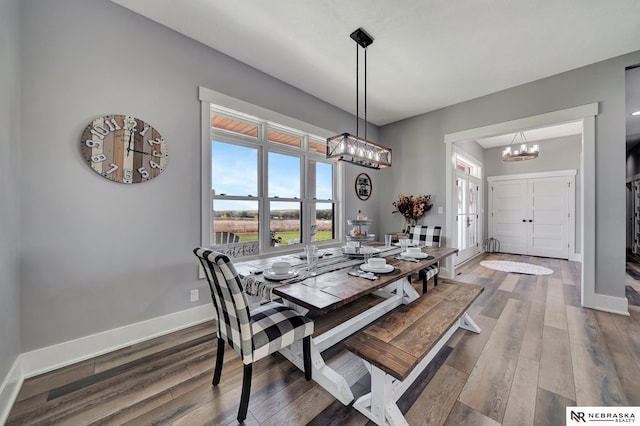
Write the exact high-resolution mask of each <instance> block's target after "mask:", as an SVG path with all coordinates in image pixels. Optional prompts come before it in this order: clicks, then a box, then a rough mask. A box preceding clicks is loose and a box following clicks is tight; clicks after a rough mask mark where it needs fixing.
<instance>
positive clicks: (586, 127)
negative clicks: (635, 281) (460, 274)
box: [443, 103, 599, 308]
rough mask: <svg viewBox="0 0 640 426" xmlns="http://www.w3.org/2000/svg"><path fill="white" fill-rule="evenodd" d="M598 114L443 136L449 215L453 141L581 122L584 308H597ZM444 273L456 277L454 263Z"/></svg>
mask: <svg viewBox="0 0 640 426" xmlns="http://www.w3.org/2000/svg"><path fill="white" fill-rule="evenodd" d="M597 114H598V104H597V103H593V104H588V105H582V106H578V107H573V108H568V109H564V110H559V111H554V112H549V113H545V114H540V115H536V116H531V117H526V118H521V119H516V120H511V121H506V122H502V123H496V124H491V125H488V126H484V127H478V128H474V129H469V130H464V131H461V132H456V133H450V134H447V135H445V138H444V143H445V145H446V158H447V159H448V160H447V162H446V174H445V176H446V197H447V200H446V208H447V211H448V212H451V211H453V209H454V208H455V205H456V203H455V201H454V196H455V190H454V173H453V168H454V167H455V164H454V161H453V158H454V156H453V149H454V148H453V145H454V143H456V142H464V141H469V140H476V139H481V138H485V137H490V136H495V135H502V134H507V133H513V132H517V131H520V130H521V129H535V128H540V127H546V126H551V125H556V124H560V123H568V122H572V121H578V122H581V123H582V158H581V161H580V170H581V172H582V173H581V174H580V191H579V197H580V207H579V209H580V212H581V213H582V221H581V223H580V226H579V231H578V232H579V235H580V241H581V248H582V253H581V257H582V263H581V276H582V289H581V304H582V306H585V307H590V308H599V307H598V306H596V297H595V116H596V115H597ZM454 221H455V219H454V218H452V215H450V214H449V215H447V217H446V226H445V232H446V233H448V234H452V232H451V230H452V229H454V227H455V225H454ZM443 272H444V273H445V274H446V275H447V276H449V277H453V276H455V264H454V263H453V262H451V261H449V262H447V264H446V265H445V266H444V268H443Z"/></svg>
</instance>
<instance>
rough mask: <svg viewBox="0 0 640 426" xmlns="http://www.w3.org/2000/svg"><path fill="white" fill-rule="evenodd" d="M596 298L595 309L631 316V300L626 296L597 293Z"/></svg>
mask: <svg viewBox="0 0 640 426" xmlns="http://www.w3.org/2000/svg"><path fill="white" fill-rule="evenodd" d="M594 299H595V306H596V308H595V309H598V310H600V311H605V312H610V313H612V314H618V315H625V316H629V301H628V300H627V298H626V297H615V296H608V295H606V294H599V293H596V294H595V296H594Z"/></svg>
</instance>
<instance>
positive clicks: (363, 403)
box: [353, 365, 409, 426]
mask: <svg viewBox="0 0 640 426" xmlns="http://www.w3.org/2000/svg"><path fill="white" fill-rule="evenodd" d="M394 381H395V379H393V377H391V376H389V375H388V374H386V373H385V372H384V371H382V370H380V369H379V368H377V367H375V366H373V365H372V366H371V393H369V394H367V395H364V396H362V397H360V398H358V400H357V401H356V402H355V403H354V404H353V406H354V408H355V409H356V410H358V411H360V412H361V413H362V414H364V415H365V416H367V417H368V418H369V419H370V420H371V421H373V422H374V423H375V424H377V425H391V426H409V423H407V420H406V419H405V418H404V416H403V415H402V412H401V411H400V409H399V408H398V406H397V405H396V401H395V400H394V399H393V387H394V385H393V383H394Z"/></svg>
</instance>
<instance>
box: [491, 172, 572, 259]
mask: <svg viewBox="0 0 640 426" xmlns="http://www.w3.org/2000/svg"><path fill="white" fill-rule="evenodd" d="M573 182H574V178H573V176H561V177H549V178H534V179H515V180H503V181H495V182H493V183H492V184H491V195H490V203H489V209H490V225H491V226H490V229H489V232H490V236H493V237H494V238H496V239H497V240H498V241H499V242H500V251H501V252H504V253H514V254H527V255H532V256H545V257H555V258H561V259H568V258H569V235H570V226H573V224H574V218H573V217H571V215H570V214H569V210H570V209H569V203H570V200H572V199H573V197H571V191H573Z"/></svg>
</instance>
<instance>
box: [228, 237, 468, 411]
mask: <svg viewBox="0 0 640 426" xmlns="http://www.w3.org/2000/svg"><path fill="white" fill-rule="evenodd" d="M372 249H373V251H374V253H372V254H371V255H372V256H376V257H384V258H385V260H386V265H388V266H387V267H386V268H385V271H384V272H374V273H372V272H367V271H364V270H363V266H362V265H363V263H364V262H365V260H366V258H367V257H368V256H354V255H350V254H346V253H344V252H343V249H342V248H329V249H320V250H319V255H320V259H319V261H318V265H317V266H316V267H315V268H314V269H313V270H309V269H308V268H307V264H306V260H305V259H304V257H305V255H304V253H296V254H288V255H282V256H276V257H270V258H264V259H252V260H247V261H238V262H234V265H235V266H236V270H237V271H238V273H239V274H240V276H241V277H242V282H243V286H244V289H245V292H246V293H247V295H248V296H249V299H250V300H251V301H252V302H251V303H253V304H259V303H262V302H265V301H269V300H281V301H282V302H283V303H284V304H286V305H287V306H289V307H291V308H293V309H295V310H296V311H298V312H300V313H302V314H304V315H307V316H309V317H311V318H313V319H314V322H315V325H316V326H315V333H314V335H313V337H312V339H311V364H312V368H313V371H312V377H313V380H314V381H315V382H316V383H318V384H319V385H320V386H322V387H323V388H324V389H326V390H327V391H328V392H329V393H331V394H332V395H333V396H334V397H335V398H336V399H337V400H339V401H340V402H342V403H343V404H344V405H348V404H350V403H351V402H352V401H353V399H354V397H353V393H352V391H351V388H350V386H349V385H348V383H347V381H346V379H345V377H343V376H342V375H340V374H339V373H338V372H336V371H335V370H333V369H332V368H330V367H329V366H328V365H327V364H326V363H325V361H324V359H323V357H322V352H323V351H325V350H326V349H328V348H330V347H332V346H334V345H335V344H337V343H339V342H340V341H342V340H344V339H345V338H347V337H349V336H350V335H352V334H353V333H355V332H356V331H358V330H359V329H361V328H362V327H364V326H366V325H368V324H370V323H372V322H373V321H375V320H376V319H378V318H380V317H381V316H383V315H384V314H386V313H387V312H390V311H392V310H394V309H395V308H397V307H398V306H400V305H403V304H408V303H410V302H412V301H413V300H416V299H417V298H418V297H420V294H419V293H418V292H417V291H416V290H415V289H414V288H413V286H412V285H411V278H410V277H411V276H412V275H413V274H416V273H418V272H419V271H420V270H421V269H423V268H426V267H428V266H430V265H433V264H435V263H437V262H440V261H442V260H443V259H445V258H446V257H448V256H452V255H454V254H456V253H457V252H458V249H456V248H449V247H421V253H420V254H419V255H415V254H414V255H412V256H408V255H406V253H403V252H402V251H401V249H400V247H396V246H390V247H386V246H384V245H382V244H380V243H373V244H372ZM278 261H286V262H289V263H290V264H291V268H292V271H294V272H292V274H291V275H292V276H291V277H287V278H286V279H277V280H273V279H269V272H270V268H271V265H272V264H273V263H274V262H278ZM364 269H367V268H366V265H365V267H364ZM369 269H370V268H369ZM407 277H409V279H407ZM280 353H281V354H282V355H283V356H284V357H285V358H287V359H288V360H289V361H291V362H292V363H293V364H294V365H296V366H297V367H298V368H299V369H300V370H302V371H304V363H303V356H302V353H303V351H302V344H294V345H291V346H289V347H287V348H285V349H283V350H281V351H280Z"/></svg>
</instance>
